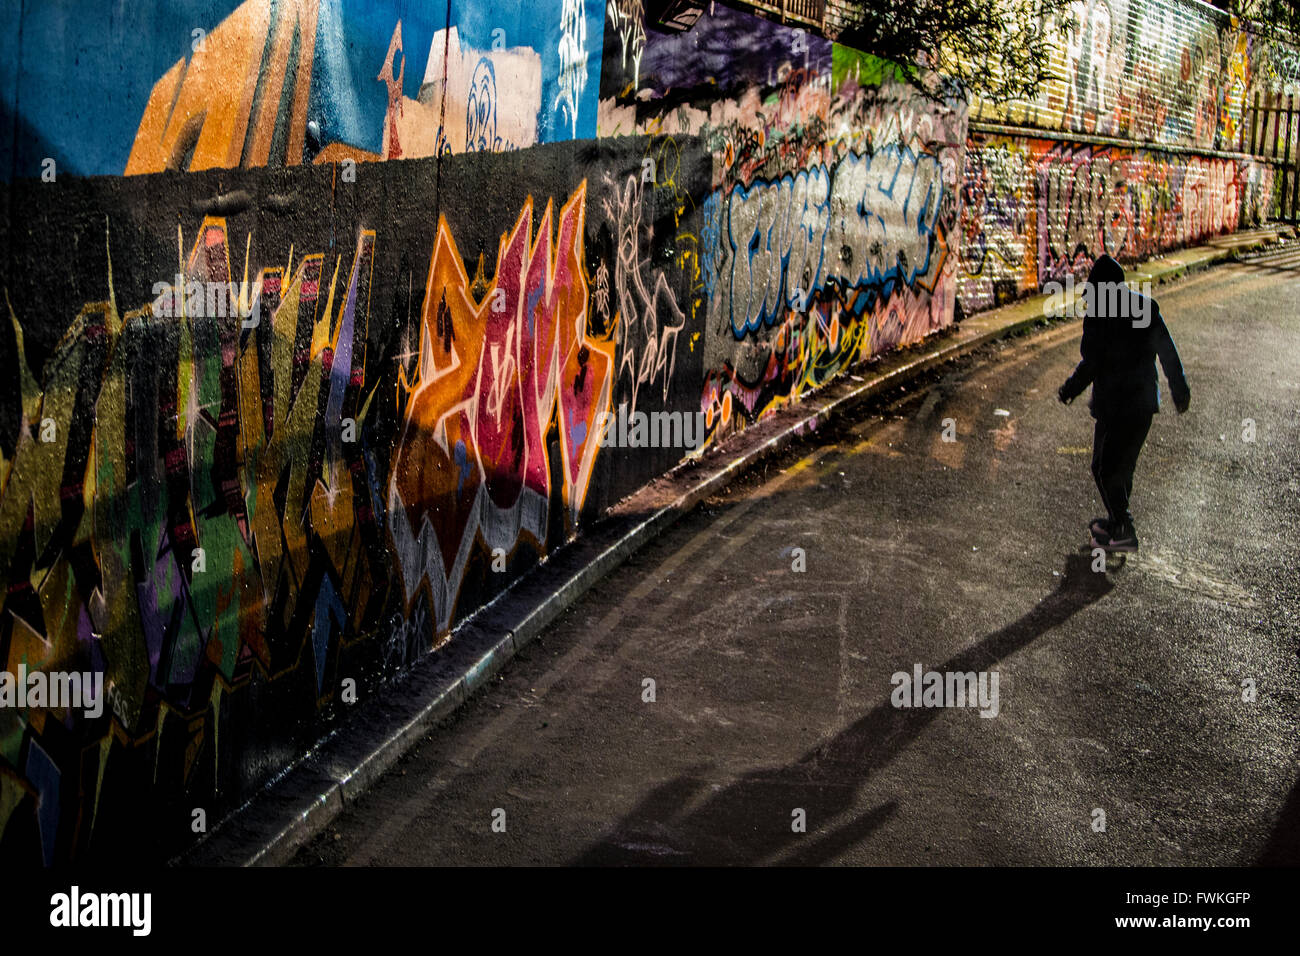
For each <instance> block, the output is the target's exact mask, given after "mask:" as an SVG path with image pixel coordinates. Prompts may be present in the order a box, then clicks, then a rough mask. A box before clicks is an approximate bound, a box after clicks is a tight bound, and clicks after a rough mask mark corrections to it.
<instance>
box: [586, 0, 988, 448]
mask: <svg viewBox="0 0 1300 956" xmlns="http://www.w3.org/2000/svg"><path fill="white" fill-rule="evenodd" d="M640 7H641V5H640V3H639V2H630V3H623V2H611V3H610V4H609V6H608V19H607V23H606V30H605V55H604V63H603V65H602V70H601V100H600V118H599V123H598V129H599V132H600V134H601V135H602V136H614V135H619V134H626V133H646V134H650V133H653V134H657V135H661V136H668V137H672V136H678V135H682V134H693V135H697V136H699V137H700V139H701V141H702V142H703V144H704V146H705V148H706V149H707V151H708V152H709V154H710V155H711V157H712V167H713V191H712V192H711V194H710V195H709V196H708V197H707V198H706V199H705V200H704V202H703V203H702V207H701V210H700V212H701V213H702V217H701V223H700V232H699V234H698V235H694V236H689V237H685V238H687V239H688V240H689V242H690V244H691V246H692V247H693V249H694V252H695V255H694V256H693V258H692V260H691V262H692V265H693V267H695V268H698V270H699V279H700V282H701V283H702V286H703V290H704V294H705V301H706V308H705V311H704V314H702V315H701V316H700V318H701V319H702V320H703V329H702V335H700V339H701V341H700V342H699V343H698V348H699V349H700V351H701V354H702V357H703V362H704V367H705V378H704V382H703V387H702V391H701V394H700V405H701V411H702V412H703V413H704V415H705V420H706V422H707V423H708V424H709V427H710V428H711V429H715V430H716V429H719V428H721V429H724V430H730V429H733V428H736V427H740V426H743V425H744V424H745V423H747V422H753V421H755V420H757V419H758V418H760V417H762V416H763V415H764V414H767V413H769V412H770V411H771V410H773V409H774V408H776V407H778V406H780V405H782V404H785V403H787V402H790V401H793V400H796V399H798V398H799V397H800V396H801V395H803V394H805V393H807V392H808V391H809V390H811V389H814V388H816V387H818V386H820V385H822V384H824V383H826V382H827V381H829V380H830V379H831V378H833V377H834V376H835V375H836V374H838V373H839V372H840V371H842V370H843V369H844V368H846V367H848V366H849V365H851V364H853V363H854V362H857V361H860V360H862V359H864V358H868V357H870V356H872V355H875V354H878V353H880V352H882V351H885V350H887V349H890V348H893V347H896V346H898V345H902V344H908V343H911V342H915V341H917V340H919V339H920V338H922V337H923V336H925V335H927V334H929V333H931V332H934V331H937V330H939V329H941V328H943V327H944V326H946V325H948V324H949V323H951V321H952V315H953V303H954V296H955V288H956V285H955V279H956V249H955V246H952V245H950V237H951V239H955V236H956V228H957V225H958V214H957V210H958V204H959V201H960V192H961V190H960V170H961V168H962V154H963V153H964V151H965V142H966V120H965V111H964V107H963V106H962V104H960V103H953V102H948V103H942V102H935V101H930V100H927V99H925V98H924V97H923V96H922V95H921V94H920V93H918V92H916V91H915V90H913V89H912V88H911V87H909V86H908V85H907V83H906V82H905V80H904V78H903V76H902V74H901V72H900V69H899V68H898V67H896V66H894V65H892V64H889V63H887V62H885V61H883V60H880V59H878V58H876V57H871V56H866V55H864V54H861V53H859V52H857V51H854V50H851V49H849V48H847V47H844V46H841V45H838V44H833V43H831V42H830V41H828V40H826V39H824V38H822V37H819V36H816V35H813V34H811V33H809V32H807V31H804V30H801V29H795V28H790V27H784V26H781V25H779V24H777V23H773V22H769V21H766V20H759V19H757V18H755V17H752V16H748V15H746V14H743V13H738V12H736V11H733V10H731V9H729V8H726V7H723V6H720V5H718V6H715V7H713V8H712V10H711V11H706V13H705V14H704V15H703V16H701V18H700V20H699V21H698V22H697V23H696V24H695V26H694V27H693V28H692V29H691V30H690V31H688V32H685V33H667V32H662V31H660V30H658V29H657V28H655V27H653V26H648V27H647V26H646V25H645V24H644V21H643V19H642V18H641V16H640ZM692 347H693V348H695V347H696V344H695V343H694V342H692Z"/></svg>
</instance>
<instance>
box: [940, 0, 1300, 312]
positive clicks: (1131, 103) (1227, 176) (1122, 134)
mask: <svg viewBox="0 0 1300 956" xmlns="http://www.w3.org/2000/svg"><path fill="white" fill-rule="evenodd" d="M1067 20H1068V23H1069V25H1070V26H1071V27H1072V29H1070V30H1068V31H1061V32H1060V33H1059V34H1058V37H1057V53H1056V56H1055V58H1054V62H1053V66H1054V67H1055V70H1056V73H1057V77H1058V78H1057V80H1056V81H1054V82H1052V83H1049V84H1047V86H1046V87H1045V88H1044V89H1043V90H1042V92H1041V93H1040V94H1039V96H1038V97H1036V98H1035V99H1034V100H1033V101H1032V102H1014V103H1009V104H993V103H989V102H985V101H983V100H981V99H979V98H978V97H976V98H974V99H973V100H972V103H971V110H970V117H971V123H972V134H971V138H970V141H969V143H968V148H967V153H966V161H965V167H964V174H963V184H962V202H961V233H962V238H961V242H960V248H961V256H960V258H961V266H960V278H959V282H958V290H959V291H958V306H959V309H960V311H961V313H962V314H965V313H969V312H973V311H977V310H979V309H985V308H989V307H991V306H994V305H997V304H1000V303H1002V302H1006V301H1008V300H1010V299H1013V298H1016V297H1018V296H1022V295H1028V294H1031V293H1033V292H1036V291H1037V290H1038V289H1040V288H1042V286H1043V283H1045V282H1047V281H1049V280H1052V279H1059V278H1061V277H1062V276H1063V275H1065V274H1066V273H1073V274H1074V275H1076V276H1079V277H1082V276H1084V275H1086V273H1087V270H1088V268H1089V267H1090V266H1091V264H1092V262H1093V260H1094V259H1095V258H1096V257H1097V256H1098V255H1100V254H1101V253H1103V252H1108V253H1110V254H1111V255H1114V256H1116V257H1117V258H1119V259H1120V260H1122V261H1128V262H1132V261H1136V260H1140V259H1144V258H1148V257H1150V256H1153V255H1157V254H1159V253H1162V252H1166V251H1168V250H1171V249H1175V248H1178V247H1180V246H1185V245H1188V244H1192V243H1196V242H1199V241H1202V240H1204V239H1206V238H1208V237H1210V236H1213V235H1217V234H1220V233H1224V232H1231V231H1233V230H1235V229H1238V228H1240V227H1242V226H1248V225H1254V224H1257V223H1259V222H1261V221H1263V220H1264V219H1266V218H1267V216H1268V212H1269V209H1270V207H1271V204H1272V201H1273V169H1272V167H1271V166H1268V165H1267V164H1263V163H1259V162H1255V161H1253V160H1251V159H1249V158H1248V157H1246V156H1243V155H1241V152H1242V151H1243V150H1246V149H1249V144H1250V135H1249V129H1248V123H1247V120H1248V115H1249V114H1247V113H1246V111H1245V108H1246V106H1247V105H1248V104H1250V103H1252V102H1253V101H1254V96H1255V95H1256V93H1259V94H1260V95H1261V97H1262V98H1263V100H1264V102H1267V101H1268V97H1270V96H1276V95H1279V94H1280V93H1281V92H1282V91H1283V90H1285V89H1289V86H1288V84H1289V83H1291V82H1292V78H1291V75H1290V73H1291V71H1290V70H1289V67H1288V66H1287V63H1288V62H1289V53H1290V47H1289V46H1288V45H1286V44H1282V43H1279V42H1277V41H1273V40H1268V39H1265V38H1262V37H1259V36H1256V35H1254V34H1252V33H1250V32H1248V31H1247V30H1245V29H1243V28H1241V26H1240V25H1239V24H1238V23H1237V21H1235V20H1233V19H1231V18H1230V17H1228V16H1226V15H1225V14H1222V13H1221V12H1220V11H1217V10H1215V9H1214V8H1212V7H1209V6H1207V5H1206V4H1202V3H1197V2H1192V0H1078V2H1076V3H1074V4H1072V5H1071V7H1070V13H1069V16H1068V17H1067ZM1007 127H1011V128H1014V129H1015V130H1018V131H1021V132H1019V133H1017V132H1013V131H1012V129H1007ZM1003 132H1005V133H1006V135H1001V133H1003ZM1043 134H1048V135H1043ZM1062 134H1064V135H1062ZM1114 140H1119V141H1120V142H1118V143H1117V142H1114ZM1125 141H1129V142H1131V143H1132V144H1133V145H1132V146H1131V147H1130V146H1127V145H1125ZM1162 146H1164V147H1167V148H1166V149H1163V150H1162V149H1160V147H1162Z"/></svg>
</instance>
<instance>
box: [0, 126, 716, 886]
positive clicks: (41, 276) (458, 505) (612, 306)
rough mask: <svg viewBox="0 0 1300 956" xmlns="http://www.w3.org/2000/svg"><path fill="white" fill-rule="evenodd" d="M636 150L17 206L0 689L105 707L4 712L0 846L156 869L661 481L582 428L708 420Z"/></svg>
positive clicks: (47, 191)
mask: <svg viewBox="0 0 1300 956" xmlns="http://www.w3.org/2000/svg"><path fill="white" fill-rule="evenodd" d="M678 145H679V148H680V149H683V150H686V151H687V152H688V153H689V157H688V158H684V159H681V160H680V161H679V162H678V163H677V164H676V165H675V166H673V167H671V168H672V175H673V182H674V185H673V186H672V187H671V189H672V190H674V191H675V192H676V193H677V194H679V195H681V196H686V195H692V194H693V195H695V196H698V197H702V196H703V195H704V194H705V193H706V191H707V188H708V172H707V165H706V160H705V157H704V155H703V153H702V152H701V151H700V150H699V147H698V144H697V143H696V141H694V140H692V139H690V138H686V140H684V141H683V142H682V143H680V144H678ZM655 149H656V145H655V142H654V141H653V140H647V139H640V138H637V139H631V140H627V141H624V142H623V143H622V144H619V145H617V146H609V147H602V148H600V149H595V148H593V147H591V146H590V145H586V146H583V147H580V148H579V147H577V146H569V145H556V146H551V147H539V148H538V150H534V151H531V152H530V153H529V154H528V155H527V156H525V155H524V154H522V153H502V154H498V155H496V156H488V157H468V156H463V157H453V158H452V159H450V160H445V161H443V162H442V163H438V162H436V161H434V160H427V161H417V162H414V163H401V164H383V165H377V166H373V167H368V170H369V171H363V172H362V173H360V174H359V175H358V177H357V180H356V181H355V183H350V184H342V183H340V182H338V181H336V179H335V170H334V168H332V167H326V168H315V169H313V168H309V167H302V168H300V169H298V170H292V171H271V170H266V171H258V170H250V171H243V172H239V173H236V174H232V173H230V172H228V171H227V172H220V173H219V172H216V171H214V172H210V173H191V174H190V175H189V176H186V177H176V176H163V177H139V178H137V177H127V178H125V179H116V180H113V179H69V180H67V181H66V182H59V183H56V184H42V183H39V182H35V183H22V184H15V185H13V186H11V187H9V189H10V196H9V197H8V198H10V199H12V200H13V201H14V203H15V204H16V207H15V208H18V207H21V208H24V209H29V210H31V211H32V212H31V215H33V216H35V217H36V218H35V219H33V220H31V221H53V222H60V223H64V224H65V227H64V228H63V229H61V230H59V232H58V234H57V235H56V234H54V233H53V232H50V233H46V234H43V235H41V236H39V237H37V238H34V239H33V240H32V242H31V245H30V247H29V248H27V247H25V249H24V252H23V255H24V261H25V262H26V263H27V265H26V266H25V267H24V270H23V271H22V273H21V274H19V273H16V272H15V273H9V274H8V275H6V277H5V282H4V292H5V299H4V304H5V316H4V318H5V322H4V326H3V330H0V343H2V344H3V361H4V367H5V368H8V369H11V370H13V374H12V375H10V376H6V377H5V380H4V382H5V384H4V385H3V386H2V387H0V391H2V392H3V397H0V414H2V418H0V424H2V426H3V427H2V428H0V477H2V478H3V485H2V486H0V487H2V489H3V490H2V492H0V541H3V546H2V547H0V669H4V670H6V671H7V672H9V673H17V672H18V671H19V668H20V667H21V668H25V669H26V671H28V672H54V671H66V670H75V671H77V672H86V673H94V674H101V675H102V681H103V685H102V686H103V697H102V698H101V700H100V703H101V704H102V708H101V710H100V712H99V713H96V714H94V716H89V715H87V714H85V713H82V712H81V711H76V710H73V709H66V708H65V709H57V708H46V707H41V706H29V707H27V708H25V709H15V708H0V852H3V854H4V855H5V856H8V855H9V854H11V853H12V854H14V855H15V856H18V857H22V858H24V859H27V860H29V861H34V862H45V863H47V864H48V863H53V862H57V861H59V860H65V859H68V858H71V857H84V856H87V855H89V856H91V857H95V858H98V857H99V856H100V855H101V854H109V853H112V852H115V851H120V850H121V849H123V843H122V841H127V840H129V839H130V836H129V835H130V834H132V833H138V832H140V828H141V827H148V829H149V831H150V832H156V833H157V834H158V836H159V841H160V842H159V847H158V851H159V852H164V851H166V850H168V849H173V850H174V849H175V848H176V847H177V845H179V844H180V843H183V842H184V839H185V838H188V837H191V836H192V833H191V830H190V818H189V814H190V812H191V811H192V809H193V808H195V807H201V808H205V810H206V812H207V813H208V814H209V815H211V818H212V819H214V820H215V818H216V817H217V816H218V815H219V813H220V812H221V811H222V810H223V809H225V808H229V806H231V805H232V803H234V802H238V800H239V799H240V798H241V797H244V796H246V795H247V793H248V791H249V789H250V788H251V787H253V786H256V785H257V784H258V783H260V782H261V781H262V780H264V779H265V778H266V777H267V776H268V775H269V774H270V773H271V772H273V771H274V770H275V769H276V768H277V767H282V766H283V765H284V764H285V763H286V762H287V760H288V759H290V758H291V757H292V755H293V754H295V753H300V752H302V750H304V749H305V748H306V747H307V746H309V745H310V744H311V742H312V741H313V740H314V739H316V737H318V736H319V734H320V732H321V728H322V727H323V726H324V722H327V721H328V720H329V719H330V717H331V715H332V714H334V713H335V712H336V711H339V710H340V709H342V707H343V706H344V700H343V699H342V698H341V688H342V686H343V682H344V681H345V680H347V679H349V678H350V679H352V680H355V682H356V684H357V686H358V688H359V692H360V693H362V694H365V693H369V692H371V691H372V690H373V689H374V687H375V686H376V682H377V681H379V680H381V679H384V678H386V677H389V676H391V675H393V674H394V673H397V672H400V670H401V669H403V668H404V667H406V666H407V665H409V664H410V663H411V662H412V661H413V660H415V659H416V658H418V657H419V656H420V655H421V654H423V653H426V652H427V651H428V650H429V649H431V648H432V647H434V646H435V645H436V644H437V642H438V641H439V640H440V639H441V638H442V637H443V636H445V635H446V634H447V633H448V631H449V630H450V628H451V627H453V626H454V624H455V623H456V621H457V620H459V619H460V618H462V617H463V616H464V614H465V613H467V611H470V610H473V609H474V608H476V607H479V606H481V605H482V604H483V603H484V602H485V601H487V600H489V599H490V598H491V597H493V596H494V595H496V594H498V593H500V592H501V591H502V590H503V589H504V588H505V587H507V586H508V584H509V583H510V582H511V581H512V580H514V579H515V578H517V577H518V575H519V574H521V573H522V572H523V571H525V570H527V569H528V568H529V567H531V566H533V565H534V564H535V563H536V562H537V561H538V560H539V558H540V557H541V556H543V555H544V554H546V553H547V552H548V551H550V550H553V549H554V548H555V547H556V546H557V545H559V544H562V543H563V542H564V541H566V540H568V539H569V538H570V537H571V536H572V535H573V534H574V533H575V531H576V529H577V527H578V526H579V524H580V523H581V522H582V521H583V520H584V519H585V518H586V517H587V516H589V515H590V514H592V513H595V512H599V511H600V510H603V509H604V508H605V507H608V505H609V504H611V503H613V502H614V501H616V500H618V499H619V498H621V497H623V496H624V495H626V494H627V493H629V492H630V491H632V490H633V489H635V488H636V487H638V486H639V485H641V484H644V483H645V482H646V481H647V480H649V478H651V477H653V476H654V475H655V474H657V473H659V472H660V471H662V470H663V469H664V468H666V467H668V465H669V464H671V463H672V462H673V461H675V460H678V459H680V457H681V455H682V451H681V450H675V449H671V448H668V449H660V450H657V453H656V455H621V456H613V455H610V454H605V455H603V456H602V455H601V454H600V444H599V429H598V427H597V423H598V418H599V416H600V415H601V414H602V413H604V412H607V411H611V410H613V409H615V408H616V407H617V406H619V405H626V404H628V403H638V404H639V405H640V407H641V408H643V409H646V410H665V409H672V410H677V411H679V412H681V411H686V410H694V408H695V407H696V406H697V394H696V393H695V391H694V389H690V390H688V391H687V392H685V393H684V394H682V395H681V396H680V397H679V396H678V395H675V394H674V393H673V392H672V390H671V388H670V387H671V386H672V383H673V381H674V374H677V375H681V374H682V373H683V372H684V373H685V376H686V377H685V378H683V379H682V380H683V381H686V382H698V380H699V376H700V374H701V372H700V368H699V365H698V360H696V361H694V362H692V361H691V360H690V359H689V357H687V358H683V356H682V355H681V354H679V353H684V352H686V351H687V350H686V349H683V348H681V347H679V342H678V339H679V336H678V335H677V334H676V332H674V333H673V334H671V335H665V334H664V333H663V330H664V329H666V328H669V327H674V328H676V329H677V331H679V332H681V333H682V334H681V336H680V339H681V340H682V344H684V341H685V339H686V337H687V333H688V331H689V330H687V329H686V327H685V323H686V321H687V317H688V316H689V315H691V314H698V310H699V302H700V296H699V293H698V291H696V290H695V289H694V287H693V284H692V282H691V281H689V273H690V270H688V269H686V270H684V269H682V268H679V267H678V265H677V263H678V262H679V261H680V256H679V252H678V249H677V248H676V240H675V239H674V238H673V237H672V233H671V232H669V231H667V230H666V229H665V230H664V231H663V232H657V231H655V227H656V225H657V224H658V223H660V222H661V221H667V222H671V221H672V216H673V213H674V209H673V207H671V206H670V205H669V204H668V203H667V202H659V201H655V200H654V198H653V197H646V196H643V195H640V190H641V186H640V183H641V170H642V158H643V156H644V155H646V154H647V153H654V151H655ZM539 151H549V152H539ZM655 155H662V154H660V153H655ZM690 157H693V158H690ZM663 168H665V169H668V168H669V167H668V165H667V163H666V162H665V163H664V164H663ZM539 171H540V172H539ZM232 175H234V176H235V177H236V178H233V179H232V178H231V177H232ZM665 188H667V187H665ZM195 197H211V198H210V199H206V200H204V201H203V202H200V203H199V208H196V206H195V202H196V199H195ZM415 197H423V198H424V199H425V200H426V201H425V202H412V201H411V200H412V199H413V198H415ZM683 228H684V229H692V230H693V229H694V228H695V227H694V226H692V225H689V224H685V223H684V224H683ZM11 235H12V234H11V233H10V232H9V230H8V229H7V228H6V230H5V232H4V233H3V242H4V251H5V253H6V255H10V254H12V252H13V250H12V249H11V248H10V246H9V241H10V236H11ZM24 242H26V240H25V239H24ZM69 245H72V246H75V247H78V248H82V249H83V250H90V251H89V252H86V253H84V254H82V256H81V257H80V259H79V268H78V270H77V276H76V277H75V278H74V279H72V280H68V279H67V278H66V273H67V265H68V258H67V254H66V251H65V250H66V249H67V248H68V246H69ZM656 329H657V330H658V331H657V332H656V331H655V330H656ZM647 332H654V333H655V334H653V335H650V334H647ZM620 363H621V364H620Z"/></svg>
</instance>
